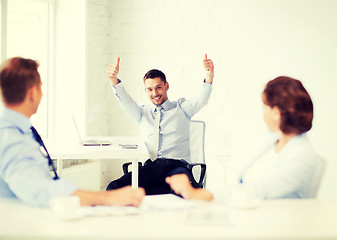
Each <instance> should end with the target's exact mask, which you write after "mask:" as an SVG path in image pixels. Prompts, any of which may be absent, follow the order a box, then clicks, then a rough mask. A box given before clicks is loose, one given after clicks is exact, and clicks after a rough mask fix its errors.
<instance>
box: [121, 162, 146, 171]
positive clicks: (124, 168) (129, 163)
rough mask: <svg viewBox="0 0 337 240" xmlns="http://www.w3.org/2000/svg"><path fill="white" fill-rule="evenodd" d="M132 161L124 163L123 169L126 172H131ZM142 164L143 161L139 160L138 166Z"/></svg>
mask: <svg viewBox="0 0 337 240" xmlns="http://www.w3.org/2000/svg"><path fill="white" fill-rule="evenodd" d="M131 164H132V162H126V163H124V164H123V165H122V169H123V173H124V174H127V173H128V172H129V165H131ZM141 166H142V163H141V162H138V167H141Z"/></svg>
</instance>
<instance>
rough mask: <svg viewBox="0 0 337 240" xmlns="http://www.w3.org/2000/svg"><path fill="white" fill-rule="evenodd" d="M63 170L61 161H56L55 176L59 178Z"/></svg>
mask: <svg viewBox="0 0 337 240" xmlns="http://www.w3.org/2000/svg"><path fill="white" fill-rule="evenodd" d="M62 169H63V159H57V175H58V176H59V177H61V175H62Z"/></svg>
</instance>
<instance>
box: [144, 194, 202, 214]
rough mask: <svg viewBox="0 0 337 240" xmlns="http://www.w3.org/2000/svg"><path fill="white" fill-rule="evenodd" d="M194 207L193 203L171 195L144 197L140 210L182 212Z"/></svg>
mask: <svg viewBox="0 0 337 240" xmlns="http://www.w3.org/2000/svg"><path fill="white" fill-rule="evenodd" d="M195 206H196V205H195V203H194V202H192V201H189V200H185V199H183V198H180V197H178V196H176V195H173V194H159V195H149V196H145V197H144V199H143V201H142V204H141V205H140V209H141V210H182V209H191V208H194V207H195Z"/></svg>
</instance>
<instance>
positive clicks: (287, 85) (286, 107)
mask: <svg viewBox="0 0 337 240" xmlns="http://www.w3.org/2000/svg"><path fill="white" fill-rule="evenodd" d="M263 101H264V103H265V104H266V105H268V106H270V107H274V106H276V107H278V108H279V109H280V111H281V122H280V129H281V131H282V132H283V133H286V134H287V133H296V134H300V133H303V132H307V131H309V130H310V129H311V127H312V120H313V116H314V114H313V110H314V109H313V103H312V101H311V98H310V96H309V93H308V92H307V91H306V90H305V88H304V87H303V85H302V83H301V81H299V80H297V79H294V78H290V77H285V76H280V77H277V78H275V79H274V80H271V81H269V82H268V83H267V85H266V87H265V89H264V91H263Z"/></svg>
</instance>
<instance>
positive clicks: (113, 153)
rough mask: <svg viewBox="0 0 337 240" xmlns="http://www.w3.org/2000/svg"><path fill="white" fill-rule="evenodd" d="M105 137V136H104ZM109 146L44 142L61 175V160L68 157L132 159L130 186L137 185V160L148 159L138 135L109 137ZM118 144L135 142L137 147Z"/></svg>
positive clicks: (72, 142)
mask: <svg viewBox="0 0 337 240" xmlns="http://www.w3.org/2000/svg"><path fill="white" fill-rule="evenodd" d="M105 139H106V138H105ZM108 139H109V141H110V142H111V143H112V145H110V146H82V145H80V144H79V143H78V142H75V141H70V142H62V143H57V142H46V145H47V149H48V151H49V154H50V156H51V158H52V159H57V173H58V174H59V175H60V176H62V169H63V160H69V159H79V160H80V159H89V160H101V159H111V160H114V159H121V160H123V159H124V160H128V161H132V163H133V164H132V187H134V188H136V187H137V186H138V161H140V162H143V161H144V160H146V159H148V157H149V153H148V151H147V149H146V146H145V144H144V142H143V141H142V139H140V138H138V137H110V138H108ZM119 144H137V145H138V148H137V149H124V148H122V147H121V146H120V145H119Z"/></svg>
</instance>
